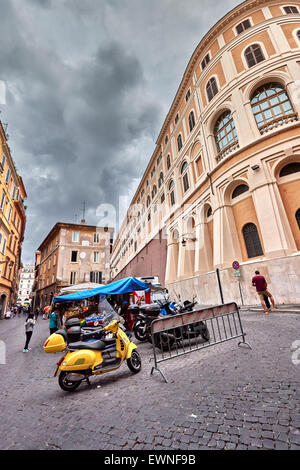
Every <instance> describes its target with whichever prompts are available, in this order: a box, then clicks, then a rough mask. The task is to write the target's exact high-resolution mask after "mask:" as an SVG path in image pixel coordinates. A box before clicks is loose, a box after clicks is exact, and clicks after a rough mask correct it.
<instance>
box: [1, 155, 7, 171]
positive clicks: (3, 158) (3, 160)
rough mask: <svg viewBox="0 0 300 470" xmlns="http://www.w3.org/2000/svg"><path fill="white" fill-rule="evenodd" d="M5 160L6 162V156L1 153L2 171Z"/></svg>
mask: <svg viewBox="0 0 300 470" xmlns="http://www.w3.org/2000/svg"><path fill="white" fill-rule="evenodd" d="M5 162H6V156H5V155H4V154H3V155H2V160H1V165H2V171H4V168H5Z"/></svg>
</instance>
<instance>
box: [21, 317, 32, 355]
mask: <svg viewBox="0 0 300 470" xmlns="http://www.w3.org/2000/svg"><path fill="white" fill-rule="evenodd" d="M34 325H35V321H34V319H33V314H32V313H29V315H28V317H27V318H26V321H25V334H26V343H25V346H24V349H23V352H24V353H25V352H28V351H29V350H30V349H31V348H28V346H29V341H30V339H31V336H32V333H33V327H34Z"/></svg>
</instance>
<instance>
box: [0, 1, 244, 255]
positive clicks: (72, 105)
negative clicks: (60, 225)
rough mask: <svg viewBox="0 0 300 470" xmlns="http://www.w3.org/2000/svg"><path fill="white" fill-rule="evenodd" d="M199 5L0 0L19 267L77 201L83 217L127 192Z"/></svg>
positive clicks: (0, 54) (171, 88)
mask: <svg viewBox="0 0 300 470" xmlns="http://www.w3.org/2000/svg"><path fill="white" fill-rule="evenodd" d="M183 3H184V4H189V7H190V8H188V9H186V10H185V9H184V7H183ZM199 3H201V2H199V1H197V2H196V1H195V0H189V2H179V1H177V0H172V1H169V0H161V1H160V2H158V1H157V0H154V1H153V2H151V8H150V2H149V3H148V2H143V1H141V0H128V2H123V1H120V0H110V1H94V0H80V1H79V0H61V1H60V2H53V1H50V0H49V1H46V0H44V1H41V0H39V1H38V0H24V1H23V2H22V3H20V2H19V0H10V1H7V0H0V8H1V20H2V21H1V28H0V41H1V47H0V64H1V69H0V70H1V76H0V79H1V80H3V81H4V82H5V83H6V88H7V90H6V97H7V104H6V106H2V107H1V109H2V115H1V119H2V121H4V122H8V123H9V130H8V132H9V134H10V141H9V145H10V147H11V150H12V154H13V158H14V160H15V162H16V166H17V168H18V171H19V173H20V174H21V176H22V177H23V180H24V183H25V186H26V190H27V193H28V200H27V202H26V204H27V206H28V214H27V215H28V217H27V228H26V233H25V242H24V245H23V261H24V262H30V261H31V260H33V257H34V252H35V250H36V248H37V247H38V246H39V244H40V243H41V241H42V240H43V238H44V237H45V235H46V234H47V233H48V231H49V230H50V229H51V227H52V226H53V225H54V224H55V223H56V222H57V221H66V222H68V221H69V222H74V221H75V214H76V215H77V220H78V221H80V219H81V217H82V203H83V201H86V207H87V217H86V219H87V223H91V224H92V223H97V222H98V221H99V220H98V218H97V216H96V208H97V206H98V205H99V204H101V203H110V204H113V205H114V206H116V208H118V199H119V196H125V195H131V196H132V194H133V192H134V190H135V187H136V185H137V183H138V180H139V178H140V177H141V175H142V173H143V171H144V169H145V168H146V166H147V163H148V160H149V158H150V156H151V154H152V153H153V151H154V148H155V140H156V138H157V134H158V132H159V130H160V127H161V125H162V123H163V120H164V117H165V113H166V112H167V111H168V107H169V105H170V102H171V101H172V99H173V96H174V93H175V92H176V90H177V87H178V86H179V83H180V79H181V76H182V74H183V72H184V68H185V66H186V64H187V62H188V60H189V55H188V54H191V53H192V52H193V47H195V46H196V43H197V42H199V41H200V39H201V34H200V32H199V31H196V27H200V26H201V24H202V23H201V21H202V20H201V12H200V11H198V10H197V14H196V15H195V14H193V8H196V7H197V8H198V9H199ZM204 3H205V5H209V3H208V2H204ZM222 3H226V2H222ZM232 3H235V4H237V2H232ZM232 6H234V5H231V2H227V10H228V9H230V8H231V7H232ZM218 9H219V7H216V8H215V10H217V11H216V14H217V13H218V12H219V11H218ZM221 10H222V9H220V15H219V16H222V15H221V13H222V14H224V13H225V12H226V6H224V5H223V10H222V11H221ZM212 11H213V9H212V7H210V9H209V12H210V14H211V15H212ZM209 12H207V15H208V16H209ZM197 18H198V24H197ZM216 19H218V18H211V24H213V23H214V22H215V21H216ZM179 26H180V27H179ZM203 27H204V28H205V27H206V25H204V26H203ZM191 28H192V31H193V34H191V32H190V31H191ZM188 32H189V33H188ZM205 32H206V29H204V31H203V34H204V33H205ZM188 34H189V36H188V37H189V40H187V38H186V36H187V35H188ZM203 34H202V35H203ZM193 42H194V43H193ZM187 44H189V45H188V46H187ZM174 71H176V74H175V73H174Z"/></svg>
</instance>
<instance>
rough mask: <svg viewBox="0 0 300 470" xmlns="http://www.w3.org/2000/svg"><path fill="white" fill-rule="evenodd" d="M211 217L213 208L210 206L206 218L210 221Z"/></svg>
mask: <svg viewBox="0 0 300 470" xmlns="http://www.w3.org/2000/svg"><path fill="white" fill-rule="evenodd" d="M211 216H212V208H211V206H209V208H208V209H207V213H206V218H207V219H208V218H209V217H211Z"/></svg>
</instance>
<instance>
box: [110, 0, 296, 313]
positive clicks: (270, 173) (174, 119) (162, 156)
mask: <svg viewBox="0 0 300 470" xmlns="http://www.w3.org/2000/svg"><path fill="white" fill-rule="evenodd" d="M299 116H300V2H293V3H292V4H289V3H287V2H282V1H281V2H278V1H274V0H273V1H271V0H270V1H269V0H253V1H250V0H248V1H245V2H243V3H242V4H241V5H239V6H238V7H236V8H235V9H234V10H232V11H231V12H229V13H228V14H227V15H226V16H225V17H224V18H222V20H220V21H219V22H218V23H217V24H216V25H215V26H214V27H213V28H211V30H210V31H209V32H208V33H207V35H206V36H205V37H204V38H203V39H202V41H201V42H200V44H199V45H198V47H197V48H196V50H195V52H194V54H193V55H192V57H191V59H190V61H189V63H188V66H187V68H186V71H185V73H184V76H183V79H182V82H181V84H180V86H179V89H178V91H177V94H176V96H175V98H174V101H173V103H172V106H171V109H170V111H169V113H168V115H167V117H166V119H165V122H164V124H163V126H162V129H161V132H160V135H159V137H158V139H157V146H156V149H155V152H154V154H153V155H152V157H151V160H150V163H149V165H148V167H147V170H146V172H145V174H144V176H143V178H142V180H141V183H140V185H139V188H138V190H137V193H136V194H135V196H134V199H133V201H132V205H131V207H130V208H129V211H128V217H127V220H126V221H124V224H123V226H122V228H121V231H120V233H119V237H118V239H117V241H116V243H115V246H114V249H113V258H112V263H113V266H114V270H115V271H113V276H115V275H117V274H120V273H122V270H123V269H124V268H125V267H126V266H127V265H128V262H132V260H133V259H134V257H135V256H136V255H137V254H138V252H139V250H140V249H142V248H143V247H144V246H145V245H147V244H148V243H149V241H150V240H151V239H152V238H154V237H155V236H157V233H159V231H160V230H162V229H165V230H166V234H167V241H166V243H167V261H166V273H165V279H164V280H163V279H162V280H161V282H162V283H165V284H166V285H167V286H168V288H169V290H170V291H171V292H172V291H173V292H174V293H180V294H181V295H182V296H183V297H192V296H193V295H197V298H198V301H199V302H200V303H201V304H212V303H218V302H219V301H220V300H221V299H222V294H223V300H224V301H225V302H226V301H232V300H235V301H237V302H238V303H241V302H243V303H245V304H253V303H256V302H257V299H256V297H255V291H253V288H252V287H251V277H252V275H253V273H254V271H255V269H259V270H260V271H261V273H262V274H264V275H265V276H266V278H267V280H268V282H269V289H270V290H271V292H272V293H273V295H274V297H275V300H276V302H278V303H296V302H299V301H300V137H299V130H300V120H299ZM156 206H157V207H158V208H159V210H157V208H156ZM133 208H135V209H134V210H133ZM139 208H141V209H139ZM155 208H156V210H155ZM143 212H144V213H143ZM149 214H150V215H149ZM142 216H144V220H143V221H142V220H141V219H142ZM143 224H144V227H143ZM149 224H150V226H149ZM151 224H152V225H151ZM138 229H139V231H138ZM127 231H128V232H129V233H130V237H129V238H130V239H132V240H133V242H132V244H131V245H130V246H129V248H128V251H126V247H127V244H128V238H126V232H127ZM132 246H133V247H134V248H132ZM117 253H118V256H117ZM150 256H151V254H150ZM235 260H236V261H238V262H239V263H240V271H239V274H240V277H236V276H234V270H233V268H232V263H233V261H235ZM131 274H132V275H134V273H131ZM145 274H146V273H145ZM147 274H149V275H150V273H147ZM151 274H155V273H151ZM217 274H218V276H217ZM218 278H219V281H220V284H219V283H218Z"/></svg>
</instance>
